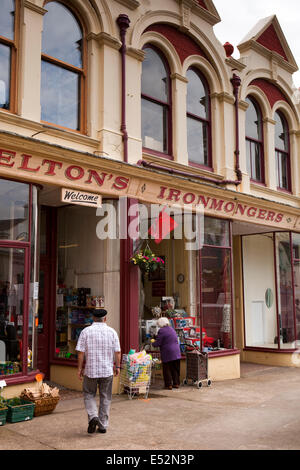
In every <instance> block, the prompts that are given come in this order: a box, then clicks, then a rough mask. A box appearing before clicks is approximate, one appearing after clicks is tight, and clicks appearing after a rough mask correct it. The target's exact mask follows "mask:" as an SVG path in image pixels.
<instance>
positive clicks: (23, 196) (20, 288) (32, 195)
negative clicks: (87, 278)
mask: <svg viewBox="0 0 300 470" xmlns="http://www.w3.org/2000/svg"><path fill="white" fill-rule="evenodd" d="M36 208H37V189H36V187H34V186H32V185H29V184H24V183H18V182H16V181H9V180H3V179H1V180H0V376H10V375H13V374H18V373H23V374H26V373H27V372H28V371H30V370H32V369H33V368H35V367H36V360H35V359H36V342H35V337H36V322H35V307H36V299H37V296H36V295H35V294H36V288H35V287H36V283H35V280H36V277H35V273H36V223H37V213H36ZM30 255H31V258H30ZM25 348H26V349H25Z"/></svg>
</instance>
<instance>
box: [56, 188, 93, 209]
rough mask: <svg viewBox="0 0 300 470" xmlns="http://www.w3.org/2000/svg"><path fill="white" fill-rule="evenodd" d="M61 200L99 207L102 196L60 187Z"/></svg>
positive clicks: (78, 204)
mask: <svg viewBox="0 0 300 470" xmlns="http://www.w3.org/2000/svg"><path fill="white" fill-rule="evenodd" d="M61 201H62V202H65V203H67V204H68V203H69V204H75V205H77V206H89V207H101V206H102V197H101V196H100V195H99V194H94V193H86V192H83V191H77V190H72V189H68V188H62V190H61Z"/></svg>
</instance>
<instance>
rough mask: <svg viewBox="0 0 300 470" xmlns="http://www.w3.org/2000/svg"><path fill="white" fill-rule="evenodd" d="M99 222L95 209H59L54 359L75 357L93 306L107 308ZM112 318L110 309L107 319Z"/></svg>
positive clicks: (103, 258) (102, 243) (90, 317)
mask: <svg viewBox="0 0 300 470" xmlns="http://www.w3.org/2000/svg"><path fill="white" fill-rule="evenodd" d="M83 220H84V223H82V221H83ZM98 222H99V216H97V215H96V210H95V209H94V208H89V207H77V206H66V207H62V208H60V209H59V210H58V222H57V223H58V227H57V229H58V231H57V233H58V240H57V288H56V334H55V351H54V357H55V358H56V359H63V360H67V361H70V360H75V359H76V358H77V353H76V350H75V348H76V344H77V340H78V338H79V335H80V333H81V331H82V330H83V328H85V327H86V326H88V325H91V323H92V316H93V310H94V309H95V308H105V307H106V305H105V301H104V295H103V290H104V277H105V274H104V272H105V269H107V268H106V265H105V263H106V262H107V259H106V257H105V253H106V250H105V248H104V243H105V241H104V240H100V239H99V238H98V237H97V233H96V228H97V224H98ZM116 253H117V251H116ZM115 289H117V286H115ZM112 317H113V312H111V315H110V321H111V319H112Z"/></svg>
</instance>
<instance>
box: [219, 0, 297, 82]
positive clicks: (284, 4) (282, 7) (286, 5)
mask: <svg viewBox="0 0 300 470" xmlns="http://www.w3.org/2000/svg"><path fill="white" fill-rule="evenodd" d="M213 3H214V5H215V7H216V9H217V10H218V12H219V15H220V17H221V20H222V21H221V23H218V24H217V25H215V26H214V31H215V35H216V36H217V38H218V39H219V41H221V43H222V44H224V43H225V42H227V41H228V42H230V43H231V44H232V45H233V46H234V48H235V50H234V53H233V54H232V56H233V57H234V58H235V59H238V58H239V51H238V49H237V45H238V44H239V43H240V42H241V40H242V39H243V38H244V37H245V36H246V34H247V33H248V32H249V31H250V30H251V29H252V28H253V26H255V25H256V23H257V22H258V21H259V20H261V19H262V18H266V17H267V16H270V15H274V14H275V15H276V16H277V19H278V21H279V24H280V26H281V29H282V31H283V34H284V35H285V38H286V40H287V42H288V44H289V47H290V49H291V51H292V54H293V56H294V58H295V60H296V62H297V65H298V67H299V68H300V41H299V29H300V1H299V0H285V1H282V0H213ZM293 81H294V84H295V85H296V87H298V88H299V87H300V71H299V72H295V73H294V74H293Z"/></svg>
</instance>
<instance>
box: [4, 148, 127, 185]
mask: <svg viewBox="0 0 300 470" xmlns="http://www.w3.org/2000/svg"><path fill="white" fill-rule="evenodd" d="M0 169H1V173H4V174H5V173H6V172H7V174H8V173H10V174H11V173H12V172H13V173H14V175H15V174H16V170H17V172H18V173H19V175H20V176H21V175H22V176H26V175H28V174H35V175H36V180H37V182H38V181H39V180H40V182H44V181H46V182H51V183H53V184H58V185H59V184H63V183H64V184H66V182H67V181H69V182H70V183H73V184H74V183H75V184H76V186H77V187H80V188H81V189H82V187H90V189H92V190H97V189H99V188H102V189H106V190H107V191H108V192H115V191H117V192H121V191H124V190H127V188H128V185H129V181H130V179H129V178H127V177H125V176H120V175H115V174H112V173H110V172H104V171H99V170H95V169H92V168H88V167H86V166H85V165H73V164H70V165H68V164H66V163H65V162H61V161H59V160H53V159H49V158H39V157H36V156H32V155H28V154H24V153H23V154H17V153H16V152H13V151H11V150H3V149H0ZM5 170H6V171H5Z"/></svg>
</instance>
